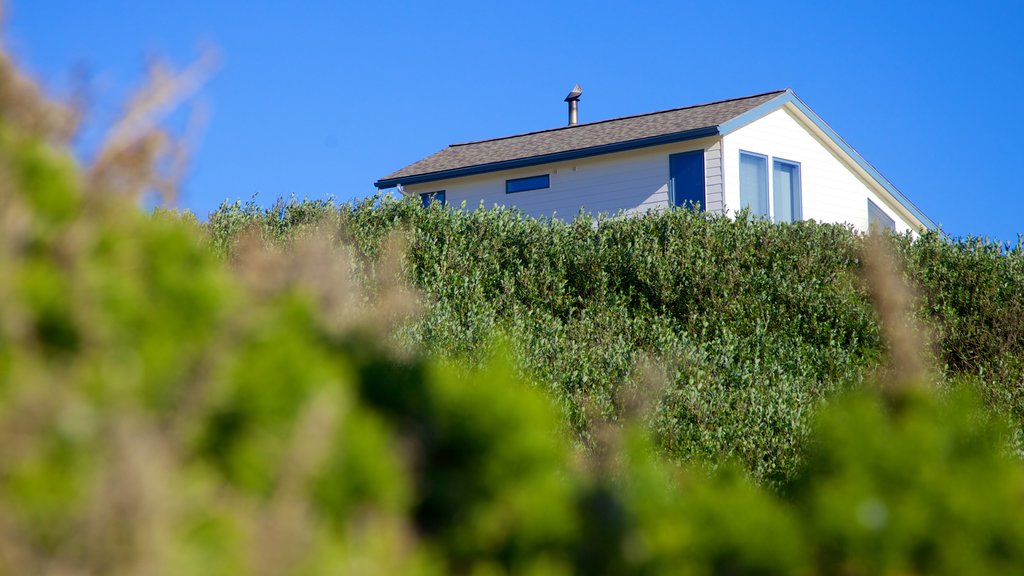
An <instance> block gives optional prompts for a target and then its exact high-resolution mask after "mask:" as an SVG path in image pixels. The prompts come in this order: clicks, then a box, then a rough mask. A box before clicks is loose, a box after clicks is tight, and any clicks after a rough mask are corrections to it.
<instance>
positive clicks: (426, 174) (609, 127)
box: [376, 90, 787, 188]
mask: <svg viewBox="0 0 1024 576" xmlns="http://www.w3.org/2000/svg"><path fill="white" fill-rule="evenodd" d="M786 92H787V91H786V90H778V91H774V92H766V93H764V94H757V95H755V96H747V97H744V98H733V99H731V100H721V101H718V102H710V103H708V104H698V105H696V106H687V107H685V108H675V109H672V110H664V111H661V112H651V113H648V114H638V115H636V116H625V117H623V118H614V119H612V120H602V121H599V122H588V123H585V124H577V125H575V126H563V127H560V128H553V129H550V130H541V131H539V132H529V133H526V134H517V135H515V136H505V137H503V138H493V139H490V140H480V141H477V142H465V143H461V144H452V145H450V146H448V147H447V148H445V149H443V150H441V151H440V152H436V153H434V154H431V155H430V156H427V157H426V158H424V159H422V160H420V161H418V162H414V163H412V164H410V165H408V166H406V167H405V168H402V169H401V170H398V171H396V172H392V173H391V174H388V175H387V176H385V177H383V178H381V179H380V180H379V181H377V182H376V186H377V187H378V188H389V187H392V186H395V185H397V184H403V185H404V184H413V183H416V182H428V181H431V180H440V179H443V178H451V177H454V176H465V175H468V174H478V173H482V172H491V171H493V170H504V169H508V168H514V167H519V166H528V165H532V164H543V163H546V162H553V161H556V160H565V159H569V158H580V157H584V156H593V155H597V154H606V153H608V152H617V151H620V150H625V149H630V148H640V147H643V146H654V145H657V144H666V143H668V142H676V141H681V140H689V139H692V138H700V137H703V136H711V135H714V134H717V133H718V131H717V130H716V128H717V127H718V126H720V125H722V124H725V123H726V122H728V121H730V120H733V119H735V118H737V117H738V116H741V115H743V114H744V113H746V112H749V111H751V110H753V109H754V108H757V107H758V106H760V105H761V104H764V103H766V102H768V101H770V100H772V99H774V98H777V97H778V96H781V95H783V94H785V93H786Z"/></svg>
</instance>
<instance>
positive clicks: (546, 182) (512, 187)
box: [505, 174, 551, 194]
mask: <svg viewBox="0 0 1024 576" xmlns="http://www.w3.org/2000/svg"><path fill="white" fill-rule="evenodd" d="M550 187H551V178H550V177H549V176H548V175H547V174H543V175H541V176H528V177H526V178H513V179H512V180H505V193H506V194H512V193H514V192H526V191H527V190H540V189H542V188H550Z"/></svg>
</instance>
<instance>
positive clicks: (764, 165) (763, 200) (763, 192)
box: [740, 152, 769, 218]
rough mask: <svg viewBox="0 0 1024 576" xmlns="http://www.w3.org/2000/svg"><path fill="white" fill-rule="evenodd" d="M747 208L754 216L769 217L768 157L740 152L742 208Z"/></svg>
mask: <svg viewBox="0 0 1024 576" xmlns="http://www.w3.org/2000/svg"><path fill="white" fill-rule="evenodd" d="M747 207H749V208H750V213H751V214H753V215H754V216H761V217H763V218H767V217H768V216H769V213H768V157H767V156H762V155H760V154H751V153H749V152H740V208H747Z"/></svg>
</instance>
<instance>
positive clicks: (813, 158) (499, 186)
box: [375, 86, 935, 232]
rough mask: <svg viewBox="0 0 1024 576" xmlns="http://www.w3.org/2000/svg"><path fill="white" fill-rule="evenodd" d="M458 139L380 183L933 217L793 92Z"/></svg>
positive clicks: (504, 201) (412, 189)
mask: <svg viewBox="0 0 1024 576" xmlns="http://www.w3.org/2000/svg"><path fill="white" fill-rule="evenodd" d="M579 94H580V93H579V90H578V86H577V88H576V89H575V90H574V91H573V92H572V93H570V94H569V96H568V97H567V98H566V101H567V102H569V125H568V126H563V127H560V128H553V129H550V130H543V131H540V132H530V133H526V134H518V135H515V136H507V137H504V138H495V139H492V140H481V141H478V142H467V143H463V144H452V145H451V146H448V147H447V148H445V149H443V150H441V151H440V152H437V153H435V154H432V155H430V156H428V157H426V158H424V159H422V160H419V161H417V162H414V163H412V164H410V165H408V166H406V167H405V168H402V169H401V170H398V171H397V172H394V173H392V174H389V175H387V176H385V177H384V178H381V179H380V180H378V181H377V182H376V183H375V185H376V186H377V188H393V187H398V188H399V189H400V190H402V192H403V193H404V194H406V195H414V194H415V195H420V196H421V197H423V199H424V202H425V203H429V202H430V201H439V202H442V203H447V204H450V205H460V204H461V203H462V202H465V203H466V205H467V206H470V207H476V206H478V205H480V203H481V202H483V203H484V204H485V205H487V206H491V205H505V206H514V207H516V208H518V209H520V210H522V211H523V212H524V213H526V214H530V215H533V216H552V215H560V216H564V217H570V218H571V217H573V216H575V215H576V214H577V213H578V212H579V211H580V209H581V208H582V209H583V210H584V211H585V212H589V213H594V214H596V213H601V212H603V213H608V214H614V213H618V212H620V211H623V212H625V213H627V214H629V213H636V212H641V211H645V210H652V209H664V208H667V207H669V206H683V205H688V204H690V203H699V206H700V209H706V210H708V211H711V212H719V213H727V214H732V213H735V212H736V211H738V210H739V209H741V208H745V207H749V208H750V210H751V211H752V212H753V213H754V214H756V215H760V216H762V217H765V218H771V219H772V220H774V221H777V222H783V221H792V220H800V219H814V220H817V221H819V222H848V223H850V224H852V225H853V226H854V227H855V228H857V229H859V230H868V229H869V228H870V227H871V226H873V225H874V226H880V227H883V228H889V229H894V230H895V231H897V232H903V231H906V230H912V231H914V232H922V231H924V230H926V229H930V228H935V224H934V223H933V222H932V221H931V220H930V219H929V218H928V217H927V216H925V215H924V213H922V212H921V210H920V209H918V208H917V207H916V206H914V205H913V204H912V203H911V202H910V201H909V200H908V199H907V197H906V196H904V195H903V194H902V193H900V191H899V190H897V189H896V187H895V186H893V185H892V184H891V183H890V182H889V181H888V180H886V179H885V178H884V177H883V176H882V175H881V174H879V172H878V171H877V170H875V168H873V167H872V166H871V165H870V164H868V162H867V161H866V160H864V158H863V157H862V156H861V155H860V154H858V153H857V151H856V150H854V149H853V148H852V147H851V146H850V145H849V144H847V143H846V142H845V141H844V140H843V139H842V138H840V137H839V135H838V134H836V133H835V131H833V130H832V129H831V128H830V127H829V126H828V124H826V123H825V122H824V121H823V120H822V119H821V118H820V117H819V116H818V115H817V114H815V113H814V112H813V111H812V110H811V109H810V108H808V107H807V105H806V104H804V103H803V101H801V100H800V99H799V98H798V97H797V96H796V94H794V93H793V91H792V90H782V91H777V92H768V93H765V94H758V95H756V96H748V97H745V98H736V99H732V100H723V101H720V102H712V103H709V104H700V105H697V106H688V107H685V108H676V109H673V110H665V111H663V112H653V113H650V114H640V115H637V116H626V117H624V118H615V119H612V120H602V121H599V122H589V123H585V124H577V123H576V101H577V100H578V99H579Z"/></svg>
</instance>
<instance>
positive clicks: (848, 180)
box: [722, 107, 912, 232]
mask: <svg viewBox="0 0 1024 576" xmlns="http://www.w3.org/2000/svg"><path fill="white" fill-rule="evenodd" d="M798 114H799V112H793V111H791V110H789V108H788V107H783V108H780V109H779V110H776V111H774V112H772V113H770V114H768V115H766V116H765V117H763V118H761V119H759V120H756V121H754V122H751V123H750V124H748V125H746V126H744V127H742V128H740V129H738V130H736V131H735V132H733V133H731V134H727V135H726V136H724V137H723V138H722V151H723V156H724V162H723V168H724V174H725V182H724V202H725V208H726V210H727V211H728V212H729V213H735V212H736V211H737V210H739V208H740V190H739V156H740V151H741V150H743V151H747V152H756V153H758V154H764V155H766V156H769V157H770V158H779V159H782V160H789V161H791V162H799V163H800V175H801V185H802V192H803V216H804V219H808V220H809V219H814V220H817V221H819V222H848V223H850V224H852V225H853V226H854V227H855V228H856V229H858V230H867V228H868V199H869V198H870V199H871V200H872V201H873V202H874V203H875V204H877V205H878V206H879V207H881V208H882V210H884V211H885V212H886V213H887V214H888V215H889V216H890V217H891V218H892V219H893V220H895V222H896V230H897V231H898V232H903V231H906V230H910V229H912V226H911V225H910V223H909V222H910V220H908V219H907V218H906V217H905V216H903V215H902V213H901V212H899V211H897V209H896V208H895V207H894V205H893V204H891V203H890V202H891V201H888V200H883V199H882V194H880V193H879V192H878V190H877V185H876V184H873V182H871V181H870V180H869V179H867V178H864V177H863V176H862V175H861V174H858V172H856V171H855V170H854V169H853V168H852V167H851V166H850V165H849V164H847V163H846V162H845V161H844V160H843V159H842V158H840V155H839V154H838V153H837V152H835V151H833V150H832V149H831V148H829V147H828V146H827V145H826V144H825V142H824V140H823V139H821V138H820V137H819V136H817V135H816V134H815V133H814V132H813V131H811V130H810V129H809V128H808V127H807V125H805V124H804V123H803V122H802V121H800V120H799V119H798V116H797V115H798ZM770 171H771V164H769V178H768V180H769V186H771V180H772V178H771V176H770V175H771V172H770ZM886 196H887V195H886ZM769 204H771V202H769Z"/></svg>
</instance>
